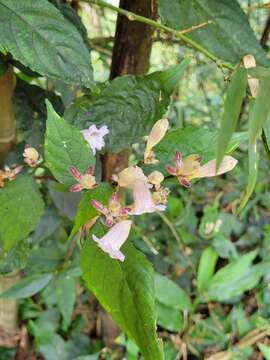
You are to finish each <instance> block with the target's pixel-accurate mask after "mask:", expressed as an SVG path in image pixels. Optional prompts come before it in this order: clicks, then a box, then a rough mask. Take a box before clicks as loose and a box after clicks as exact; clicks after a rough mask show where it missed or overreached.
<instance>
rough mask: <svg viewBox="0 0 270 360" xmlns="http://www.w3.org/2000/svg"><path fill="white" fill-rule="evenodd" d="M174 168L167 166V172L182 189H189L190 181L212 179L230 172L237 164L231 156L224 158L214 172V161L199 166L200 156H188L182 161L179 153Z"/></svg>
mask: <svg viewBox="0 0 270 360" xmlns="http://www.w3.org/2000/svg"><path fill="white" fill-rule="evenodd" d="M175 159H176V166H175V167H173V166H168V167H167V171H168V172H169V173H170V174H171V175H173V176H176V177H177V178H178V180H179V183H180V184H181V185H183V186H184V187H189V186H190V185H191V183H190V181H191V180H192V179H198V178H204V177H212V176H217V175H222V174H224V173H226V172H228V171H231V170H232V169H233V168H234V167H235V166H236V164H237V160H236V159H235V158H233V157H232V156H225V157H224V158H223V160H222V162H221V164H220V166H219V169H218V171H216V160H215V159H214V160H210V161H208V162H207V163H206V164H204V165H202V166H201V160H202V158H201V156H200V155H190V156H187V157H186V158H184V159H182V155H181V153H180V152H176V156H175Z"/></svg>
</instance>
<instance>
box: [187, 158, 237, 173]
mask: <svg viewBox="0 0 270 360" xmlns="http://www.w3.org/2000/svg"><path fill="white" fill-rule="evenodd" d="M237 162H238V161H237V160H236V159H235V158H233V157H232V156H225V157H224V159H223V160H222V162H221V164H220V166H219V169H218V171H217V172H216V160H210V161H208V163H206V164H205V165H203V166H201V167H200V168H199V169H198V171H197V172H196V173H195V174H194V176H193V178H203V177H212V176H217V175H221V174H224V173H226V172H228V171H231V170H232V169H233V168H234V167H235V166H236V164H237Z"/></svg>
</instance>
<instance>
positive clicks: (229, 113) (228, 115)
mask: <svg viewBox="0 0 270 360" xmlns="http://www.w3.org/2000/svg"><path fill="white" fill-rule="evenodd" d="M246 88H247V72H246V70H245V69H244V68H243V67H240V68H238V69H237V70H236V72H235V73H234V75H233V77H232V79H231V81H230V84H229V86H228V90H227V94H226V100H225V104H224V114H223V117H222V119H221V126H220V130H219V137H218V147H217V169H218V168H219V165H220V164H221V161H222V159H223V157H224V156H225V154H226V150H227V148H228V145H229V143H230V140H231V137H232V135H233V133H234V131H235V129H236V126H237V122H238V118H239V115H240V111H241V107H242V103H243V100H244V98H245V95H246Z"/></svg>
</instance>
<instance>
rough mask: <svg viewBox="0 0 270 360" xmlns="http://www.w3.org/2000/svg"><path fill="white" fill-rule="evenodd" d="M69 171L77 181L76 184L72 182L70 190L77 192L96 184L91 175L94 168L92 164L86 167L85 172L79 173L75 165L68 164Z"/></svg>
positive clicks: (91, 187)
mask: <svg viewBox="0 0 270 360" xmlns="http://www.w3.org/2000/svg"><path fill="white" fill-rule="evenodd" d="M69 171H70V173H71V175H72V176H73V177H74V179H76V180H77V182H78V184H74V185H72V186H71V187H70V191H71V192H79V191H82V190H83V189H86V190H90V189H93V188H94V187H95V186H96V185H97V184H96V179H95V177H94V175H93V174H94V168H93V167H92V166H91V167H89V168H88V169H87V171H86V173H85V174H81V173H80V172H79V170H78V169H76V167H75V166H70V168H69Z"/></svg>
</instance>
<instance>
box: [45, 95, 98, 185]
mask: <svg viewBox="0 0 270 360" xmlns="http://www.w3.org/2000/svg"><path fill="white" fill-rule="evenodd" d="M46 104H47V112H48V118H47V130H46V140H45V159H46V164H47V165H48V167H49V169H50V170H51V172H52V173H53V175H54V176H55V178H56V179H57V180H58V181H60V182H62V183H64V184H65V185H68V186H70V185H72V184H74V183H76V180H75V179H74V178H73V176H72V175H71V174H70V171H69V168H70V166H75V167H76V168H77V169H78V170H79V171H80V172H81V173H83V174H84V173H85V172H86V170H87V169H88V168H89V167H90V166H94V164H95V158H94V156H93V152H92V150H91V148H90V146H89V144H88V143H87V142H86V141H85V139H84V137H83V135H82V134H81V133H80V131H79V130H78V129H76V128H75V127H74V126H72V125H70V124H68V123H67V122H66V121H65V120H64V119H63V118H61V117H60V116H58V115H57V113H56V112H55V111H54V110H53V107H52V105H51V104H50V102H49V101H48V100H47V101H46Z"/></svg>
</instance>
